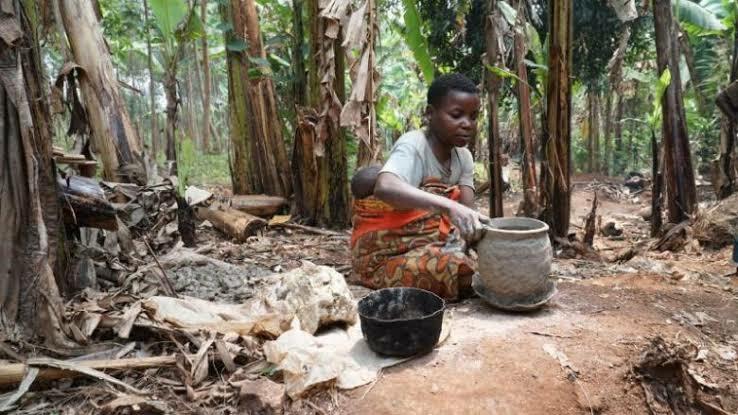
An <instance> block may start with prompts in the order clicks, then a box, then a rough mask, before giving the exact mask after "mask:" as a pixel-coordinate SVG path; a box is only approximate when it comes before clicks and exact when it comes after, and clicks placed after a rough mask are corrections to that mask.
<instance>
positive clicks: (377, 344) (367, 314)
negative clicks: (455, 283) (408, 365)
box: [358, 287, 446, 357]
mask: <svg viewBox="0 0 738 415" xmlns="http://www.w3.org/2000/svg"><path fill="white" fill-rule="evenodd" d="M445 306H446V304H445V302H444V301H443V299H442V298H441V297H439V296H437V295H435V294H433V293H432V292H430V291H426V290H421V289H419V288H405V287H402V288H383V289H381V290H377V291H374V292H373V293H371V294H369V295H367V296H366V297H364V298H362V299H361V300H359V307H358V308H359V318H360V321H361V332H362V333H363V335H364V339H365V340H366V342H367V343H368V344H369V348H370V349H372V350H374V351H375V352H377V353H379V354H383V355H388V356H400V357H407V356H413V355H416V354H425V353H428V352H430V351H431V350H433V347H435V345H436V343H438V338H439V336H440V335H441V327H442V325H443V311H444V309H445Z"/></svg>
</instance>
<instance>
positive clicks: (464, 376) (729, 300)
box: [336, 178, 738, 414]
mask: <svg viewBox="0 0 738 415" xmlns="http://www.w3.org/2000/svg"><path fill="white" fill-rule="evenodd" d="M581 180H582V179H581V178H579V180H576V181H575V183H576V182H579V181H581ZM587 183H588V182H587ZM584 186H585V184H584V183H583V184H582V185H577V187H575V193H574V197H573V200H572V206H573V214H572V222H573V224H574V225H581V224H582V223H583V217H584V216H585V215H586V214H587V213H588V212H589V209H590V208H591V201H592V193H591V192H588V191H587V190H585V189H582V188H583V187H584ZM600 198H601V199H600V203H599V208H598V212H599V213H600V214H601V215H602V216H603V217H605V218H616V219H618V220H619V221H620V222H626V223H624V225H625V227H626V234H627V238H625V239H624V240H620V241H619V240H608V239H607V238H604V237H599V238H598V239H596V242H597V243H596V247H598V248H599V249H600V250H602V251H607V250H613V249H618V248H621V247H623V246H628V245H629V244H633V243H636V242H637V241H638V240H639V239H640V238H644V239H645V238H646V237H647V232H648V224H647V223H646V222H645V221H643V220H642V219H640V218H638V217H637V216H636V215H635V214H636V212H638V211H639V210H640V209H641V208H642V207H643V206H644V205H645V203H641V202H640V201H639V199H635V200H634V199H633V198H629V199H628V200H612V199H609V198H607V197H605V198H602V195H600ZM646 200H648V199H646ZM517 203H518V200H517V197H515V196H512V197H508V198H507V200H506V203H505V210H506V214H510V213H513V211H514V209H515V208H516V207H517ZM480 205H481V207H482V208H485V207H486V203H484V201H480ZM575 229H576V228H575ZM729 254H730V253H729V251H728V250H724V251H720V252H704V253H702V252H701V253H699V254H698V255H686V254H671V253H667V254H659V253H648V254H645V255H647V256H648V258H634V259H633V260H631V262H632V264H631V265H632V266H628V264H626V265H625V266H616V265H613V264H606V265H605V264H595V263H591V262H589V261H583V260H576V259H565V260H556V261H555V267H554V269H555V271H554V274H555V275H557V276H558V277H559V278H558V291H559V293H558V295H557V296H556V297H555V298H554V300H553V301H552V303H551V304H550V305H549V306H547V307H546V308H544V309H543V310H540V311H537V312H534V313H530V314H512V313H506V312H502V311H499V310H495V309H493V308H491V307H489V306H487V305H486V304H484V303H483V302H482V301H481V300H480V299H470V300H466V301H464V302H462V303H460V304H455V305H451V306H450V307H449V314H450V318H448V319H447V323H448V324H450V325H451V336H450V338H449V339H448V340H447V341H446V342H445V343H444V344H443V345H442V346H441V347H440V348H438V349H437V350H435V351H434V352H433V353H432V354H430V355H427V356H425V357H422V358H419V359H416V360H414V361H411V362H408V363H406V364H403V365H400V366H397V367H393V368H390V369H387V370H385V371H384V373H383V375H382V376H381V378H380V380H379V381H378V382H376V384H374V385H371V386H368V387H365V388H361V389H359V390H356V391H352V392H351V393H349V394H347V396H348V399H346V400H345V401H344V402H343V403H342V405H341V406H340V407H339V408H336V409H337V411H336V412H337V413H346V414H410V413H412V414H416V413H417V414H579V413H585V414H586V413H597V414H647V413H649V408H648V406H647V404H646V399H645V396H644V392H643V389H642V388H641V386H640V384H639V383H638V381H637V380H636V376H635V374H634V373H633V367H634V365H636V364H637V362H638V361H639V359H640V358H641V355H642V352H643V350H644V348H645V347H646V346H647V345H648V344H649V342H650V341H651V339H653V338H654V337H655V336H660V337H662V338H664V339H668V340H672V341H676V342H687V343H692V344H695V345H697V348H698V349H701V350H711V351H713V350H715V349H717V350H724V349H725V348H728V350H734V349H735V348H736V347H738V299H737V297H736V293H737V292H738V279H736V278H732V279H731V278H724V277H723V276H724V275H727V274H730V273H731V272H733V271H735V268H733V266H732V265H731V264H730V263H729ZM662 265H663V266H662ZM649 268H650V269H652V270H656V271H660V272H652V271H649ZM685 313H686V314H685ZM695 313H697V315H700V316H703V317H704V318H705V319H706V320H705V321H697V322H695V321H693V320H690V319H684V318H682V316H684V315H687V316H692V315H695ZM551 351H553V352H554V355H552V354H551V353H550V352H551ZM556 351H558V352H561V353H562V354H563V356H565V359H567V363H566V364H562V362H561V361H560V359H557V357H555V356H558V355H557V354H556ZM707 353H710V352H707ZM713 353H714V351H713ZM727 357H729V359H728V360H725V359H722V360H721V359H718V360H719V362H718V364H717V368H716V367H709V368H708V367H707V366H708V365H704V367H700V368H699V370H703V371H705V372H704V373H706V375H705V376H706V377H708V378H709V379H710V380H711V381H713V382H716V383H717V384H719V385H721V386H722V387H723V388H724V389H723V393H722V394H721V403H722V405H723V408H724V409H726V410H728V411H729V412H728V413H738V383H737V382H738V363H736V360H735V358H734V356H733V355H729V356H727ZM730 358H732V360H731V359H730ZM697 365H699V363H697ZM705 413H709V412H705ZM716 413H717V412H716Z"/></svg>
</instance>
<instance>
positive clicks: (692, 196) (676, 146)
mask: <svg viewBox="0 0 738 415" xmlns="http://www.w3.org/2000/svg"><path fill="white" fill-rule="evenodd" d="M653 14H654V25H655V33H656V55H657V56H656V63H657V67H658V73H659V75H660V74H662V73H663V71H664V70H665V69H669V71H670V72H671V83H670V84H669V86H668V87H667V88H666V91H665V93H664V96H663V98H662V115H663V116H662V118H663V121H662V137H663V138H662V140H663V146H664V158H665V160H664V182H665V184H666V192H667V194H668V195H669V196H668V198H667V206H668V212H669V222H671V223H680V222H682V221H684V220H686V219H687V218H688V217H689V215H690V214H692V213H694V212H695V210H696V208H697V192H696V187H695V180H694V169H693V168H692V159H691V152H690V149H689V137H688V135H687V123H686V118H685V113H684V102H683V100H682V92H681V78H680V76H679V45H678V42H677V41H676V34H675V30H674V26H673V24H674V21H673V19H672V14H671V4H670V1H669V0H655V1H654V13H653Z"/></svg>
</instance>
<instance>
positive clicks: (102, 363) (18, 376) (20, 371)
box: [0, 356, 177, 387]
mask: <svg viewBox="0 0 738 415" xmlns="http://www.w3.org/2000/svg"><path fill="white" fill-rule="evenodd" d="M176 361H177V360H176V357H175V356H156V357H139V358H133V359H113V360H107V359H106V360H87V361H79V362H74V365H75V366H79V367H83V368H88V369H95V370H116V369H118V370H124V369H149V368H152V367H163V366H172V365H174V364H176ZM28 363H29V364H26V363H11V364H8V365H0V387H8V386H13V385H17V384H18V383H20V382H21V380H23V376H24V375H25V373H26V371H27V370H28V367H29V366H34V361H33V360H32V359H31V360H29V362H28ZM41 363H42V361H39V365H41ZM83 375H84V373H81V372H76V371H70V370H64V369H58V368H54V367H42V368H40V370H39V373H38V376H37V377H36V379H41V380H56V379H64V378H71V377H78V376H83Z"/></svg>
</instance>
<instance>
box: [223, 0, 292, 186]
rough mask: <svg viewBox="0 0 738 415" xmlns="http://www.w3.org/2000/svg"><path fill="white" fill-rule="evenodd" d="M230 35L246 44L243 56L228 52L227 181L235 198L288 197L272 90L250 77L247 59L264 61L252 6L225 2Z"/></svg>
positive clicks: (265, 79) (267, 82) (265, 80)
mask: <svg viewBox="0 0 738 415" xmlns="http://www.w3.org/2000/svg"><path fill="white" fill-rule="evenodd" d="M229 14H230V18H231V20H230V21H231V22H233V27H234V30H233V33H234V35H235V36H237V38H238V39H241V40H244V41H245V42H246V43H247V44H248V50H247V51H245V52H233V51H229V52H228V69H229V70H228V76H229V82H228V89H229V101H231V118H230V123H231V128H230V130H231V140H232V142H233V149H234V152H233V158H232V165H233V166H232V177H233V191H234V193H236V194H250V193H266V194H270V195H277V196H285V197H286V196H289V195H290V193H291V192H292V183H291V179H290V174H289V172H290V171H289V163H288V161H287V150H286V149H285V146H284V139H283V137H282V126H281V123H280V119H279V114H278V113H277V106H276V99H275V96H274V84H273V82H272V80H271V78H270V77H269V76H259V75H257V76H253V75H250V74H249V70H250V69H251V70H252V72H253V71H254V70H256V71H259V70H260V69H259V68H258V67H252V66H251V65H250V63H249V56H250V57H253V58H260V59H266V52H265V51H264V48H263V46H262V42H261V33H260V31H259V18H258V15H257V12H256V6H255V4H254V1H253V0H231V2H230V8H229Z"/></svg>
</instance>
